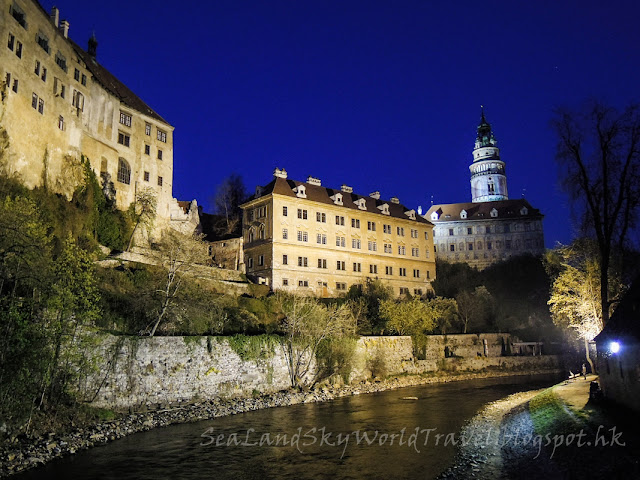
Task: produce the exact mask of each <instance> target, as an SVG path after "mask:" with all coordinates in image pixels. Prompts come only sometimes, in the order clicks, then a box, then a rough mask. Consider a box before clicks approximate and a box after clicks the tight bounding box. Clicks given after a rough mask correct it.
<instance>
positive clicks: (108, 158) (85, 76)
mask: <svg viewBox="0 0 640 480" xmlns="http://www.w3.org/2000/svg"><path fill="white" fill-rule="evenodd" d="M0 6H1V8H2V15H1V16H0V37H1V38H2V39H3V41H4V45H2V46H0V70H1V71H0V74H1V75H2V76H1V77H0V80H1V82H2V83H1V85H0V87H1V97H2V103H1V105H0V141H1V142H2V143H1V144H0V170H3V171H4V172H5V173H7V174H13V175H18V176H19V177H20V178H21V180H22V181H23V182H24V184H25V185H27V186H28V187H30V188H33V187H36V186H42V185H45V186H47V187H48V188H50V189H51V190H52V191H55V192H58V193H62V194H65V195H66V196H67V197H70V196H71V194H72V193H73V190H74V189H75V187H76V186H77V185H79V184H80V182H81V181H82V172H83V169H82V165H81V157H82V155H84V156H86V157H87V158H88V159H89V161H90V163H91V167H92V169H93V170H94V171H95V172H96V174H97V175H98V176H100V177H102V181H103V182H104V183H106V184H110V183H111V182H112V183H113V189H114V190H115V200H116V205H117V206H118V208H121V209H125V208H127V207H128V206H129V205H130V204H131V203H132V202H133V201H134V200H135V196H136V192H138V191H140V190H142V189H152V190H153V192H154V193H155V196H156V198H157V205H158V207H157V214H158V218H159V220H161V221H162V220H167V219H168V218H169V215H170V210H171V208H172V204H173V203H175V202H174V201H173V198H172V183H173V127H172V126H171V125H170V124H169V123H168V122H167V121H166V120H165V119H163V118H162V117H161V116H160V115H158V113H156V112H155V111H154V110H153V109H152V108H151V107H149V106H148V105H147V104H146V103H144V102H143V101H142V100H141V99H140V98H139V97H137V96H136V95H135V94H134V93H133V92H132V91H131V90H129V89H128V88H127V87H126V86H125V85H124V84H123V83H121V82H120V81H119V80H118V79H117V78H115V77H114V76H113V75H112V74H111V73H109V72H108V71H107V70H106V69H105V68H104V67H103V66H102V65H100V64H99V63H98V61H97V47H98V42H97V41H96V39H95V37H92V38H90V39H89V42H88V48H87V50H86V51H85V50H83V49H82V48H80V47H79V46H78V45H76V44H75V43H74V42H73V41H72V40H71V39H70V38H69V22H67V21H66V20H60V12H59V11H58V9H57V8H55V7H54V8H53V9H52V11H51V13H50V14H49V13H47V12H46V11H44V9H43V8H42V7H41V5H40V4H39V3H38V2H37V1H36V0H0ZM173 207H174V209H175V205H174V206H173Z"/></svg>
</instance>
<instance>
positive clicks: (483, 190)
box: [469, 105, 509, 202]
mask: <svg viewBox="0 0 640 480" xmlns="http://www.w3.org/2000/svg"><path fill="white" fill-rule="evenodd" d="M497 145H498V141H497V140H496V138H495V137H494V135H493V131H492V130H491V125H490V124H489V122H487V119H486V118H485V116H484V106H483V105H480V124H479V125H478V128H477V135H476V143H475V148H474V149H473V163H472V164H471V165H470V166H469V170H470V171H471V200H472V201H473V202H492V201H495V200H508V199H509V196H508V194H507V177H506V174H505V168H504V162H503V161H502V160H500V149H499V148H498V147H497Z"/></svg>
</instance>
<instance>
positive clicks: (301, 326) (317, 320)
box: [278, 293, 356, 387]
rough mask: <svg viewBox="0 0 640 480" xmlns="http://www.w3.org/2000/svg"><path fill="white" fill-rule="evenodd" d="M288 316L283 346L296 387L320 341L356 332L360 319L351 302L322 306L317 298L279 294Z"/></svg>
mask: <svg viewBox="0 0 640 480" xmlns="http://www.w3.org/2000/svg"><path fill="white" fill-rule="evenodd" d="M278 295H279V297H278V302H279V304H280V307H281V310H282V313H283V314H284V316H285V318H284V319H283V321H282V330H283V331H284V338H283V341H282V348H283V351H284V355H285V358H286V360H287V367H288V369H289V377H290V380H291V386H292V387H300V386H302V385H304V383H305V379H306V377H307V375H308V374H309V373H310V370H311V367H312V364H313V360H314V359H315V357H316V352H317V350H318V347H319V346H320V344H321V343H322V342H323V341H324V340H326V339H329V338H341V337H344V336H347V335H355V331H356V320H355V318H354V317H353V315H352V313H351V310H350V308H349V306H348V305H346V304H343V305H340V306H335V305H333V306H332V305H330V306H328V307H326V306H324V305H321V304H320V303H319V302H318V301H317V300H316V299H315V298H313V297H308V296H301V295H291V294H285V293H279V294H278Z"/></svg>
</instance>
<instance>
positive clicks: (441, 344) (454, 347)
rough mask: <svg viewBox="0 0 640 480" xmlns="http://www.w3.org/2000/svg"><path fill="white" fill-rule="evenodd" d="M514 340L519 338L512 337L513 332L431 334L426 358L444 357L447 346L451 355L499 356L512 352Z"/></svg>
mask: <svg viewBox="0 0 640 480" xmlns="http://www.w3.org/2000/svg"><path fill="white" fill-rule="evenodd" d="M513 342H517V339H515V337H514V338H512V337H511V334H508V333H478V334H456V335H429V340H428V341H427V348H426V352H425V359H426V360H436V359H440V358H444V357H445V349H446V348H447V347H448V351H449V352H450V356H458V357H477V356H478V355H481V356H486V357H499V356H502V355H504V354H508V353H510V351H511V350H510V345H511V344H512V343H513ZM485 344H486V350H487V351H486V352H485ZM485 353H486V354H485Z"/></svg>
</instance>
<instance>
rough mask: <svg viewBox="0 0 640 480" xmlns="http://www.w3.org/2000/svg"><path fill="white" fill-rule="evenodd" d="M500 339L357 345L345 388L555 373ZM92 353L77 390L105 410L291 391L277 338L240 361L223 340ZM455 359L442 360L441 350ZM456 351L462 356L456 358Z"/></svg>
mask: <svg viewBox="0 0 640 480" xmlns="http://www.w3.org/2000/svg"><path fill="white" fill-rule="evenodd" d="M502 337H504V336H503V335H498V334H482V335H449V336H446V338H445V336H440V335H434V336H432V337H430V339H429V345H431V344H433V348H429V349H428V351H429V357H428V358H427V359H426V360H416V359H415V358H414V355H413V345H412V340H411V337H407V336H399V337H361V338H360V339H358V342H357V345H356V350H355V355H354V361H353V369H352V372H351V375H350V378H349V380H350V381H351V382H360V381H367V380H370V379H372V378H373V379H379V378H383V377H387V376H393V375H400V374H429V373H434V372H450V373H456V374H457V373H460V372H474V371H481V370H501V371H503V372H507V371H510V370H512V371H516V372H517V371H524V370H529V371H540V370H548V369H554V368H559V366H560V364H561V360H560V358H559V357H556V356H537V357H508V356H506V357H505V356H500V355H499V354H500V350H499V349H498V343H499V342H501V338H502ZM98 338H99V340H98V342H97V344H98V346H97V348H96V351H97V354H94V356H95V362H96V366H97V369H96V371H97V373H96V374H95V375H93V376H92V377H90V378H88V379H86V381H85V382H84V384H83V385H80V386H79V392H80V396H81V397H82V398H83V400H85V401H89V402H91V403H92V404H93V405H95V406H99V407H105V408H115V409H119V410H126V409H133V410H139V409H145V408H149V407H152V408H159V407H160V408H162V407H164V406H168V405H175V404H180V403H193V402H198V401H203V400H208V399H212V398H216V397H222V398H230V397H251V396H254V395H256V394H263V393H274V392H277V391H280V390H284V389H287V388H289V386H290V381H289V373H288V369H287V364H286V361H285V358H284V355H283V352H282V349H281V347H280V346H279V345H278V344H277V342H276V341H275V339H273V338H272V340H274V341H272V342H271V343H270V346H267V345H269V342H266V343H265V342H263V344H262V345H263V348H262V349H261V350H260V351H259V352H258V353H257V354H256V353H255V352H254V353H253V354H251V355H243V357H245V358H244V359H243V358H241V356H240V355H239V354H238V353H236V352H237V351H242V350H241V349H239V348H238V347H237V346H236V347H235V349H234V348H232V346H231V345H230V341H233V340H230V339H229V338H228V337H116V336H113V335H100V336H99V337H98ZM484 338H486V339H488V344H489V345H490V350H489V351H490V352H491V354H492V355H491V356H488V357H484V356H483V357H479V356H477V354H476V348H477V345H478V339H479V340H480V345H482V339H484ZM445 344H448V345H452V346H453V348H454V352H455V353H456V355H458V356H455V357H448V358H445V356H444V347H443V345H445ZM460 353H468V354H469V355H468V356H462V355H460Z"/></svg>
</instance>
